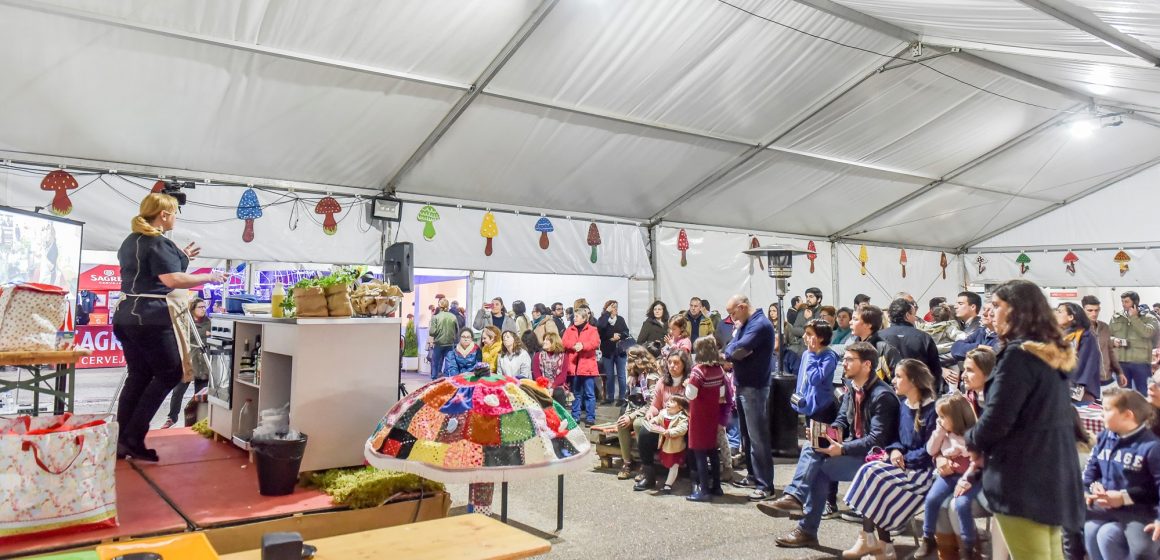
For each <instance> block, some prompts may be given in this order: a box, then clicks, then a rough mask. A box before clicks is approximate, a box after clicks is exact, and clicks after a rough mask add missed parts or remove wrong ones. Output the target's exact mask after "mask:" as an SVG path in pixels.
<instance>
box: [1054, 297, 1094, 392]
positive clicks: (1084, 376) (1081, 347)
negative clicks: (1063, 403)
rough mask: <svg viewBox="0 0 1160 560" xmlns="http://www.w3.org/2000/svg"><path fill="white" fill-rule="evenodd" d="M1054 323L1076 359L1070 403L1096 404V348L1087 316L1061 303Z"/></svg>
mask: <svg viewBox="0 0 1160 560" xmlns="http://www.w3.org/2000/svg"><path fill="white" fill-rule="evenodd" d="M1055 319H1056V321H1058V322H1059V328H1061V329H1063V334H1064V336H1063V341H1064V342H1066V343H1068V344H1070V345H1071V347H1072V348H1073V349H1074V350H1075V352H1076V356H1078V357H1079V364H1078V365H1077V366H1076V368H1075V371H1074V372H1073V373H1072V375H1071V385H1072V395H1071V400H1073V401H1076V402H1077V404H1085V405H1087V404H1091V403H1093V402H1096V401H1098V400H1100V347H1099V342H1096V336H1095V334H1093V333H1092V328H1091V323H1090V322H1088V317H1087V315H1084V313H1083V309H1080V307H1079V306H1078V305H1076V304H1074V303H1071V302H1064V303H1061V304H1059V306H1057V307H1056V308H1055Z"/></svg>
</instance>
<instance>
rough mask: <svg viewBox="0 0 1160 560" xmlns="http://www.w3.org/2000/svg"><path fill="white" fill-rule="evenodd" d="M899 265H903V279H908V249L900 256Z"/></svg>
mask: <svg viewBox="0 0 1160 560" xmlns="http://www.w3.org/2000/svg"><path fill="white" fill-rule="evenodd" d="M898 264H900V265H902V277H903V278H906V249H903V250H902V254H901V255H899V256H898Z"/></svg>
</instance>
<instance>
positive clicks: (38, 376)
mask: <svg viewBox="0 0 1160 560" xmlns="http://www.w3.org/2000/svg"><path fill="white" fill-rule="evenodd" d="M90 354H92V351H91V350H89V349H88V348H77V349H74V350H54V351H50V352H0V366H16V367H20V368H23V369H26V370H28V372H29V373H30V374H32V377H30V378H29V379H21V380H19V381H6V380H3V379H0V393H4V392H7V391H15V390H18V389H23V390H25V391H31V392H32V415H33V416H36V415H38V414H40V396H41V395H46V396H49V397H52V398H53V400H54V401H55V403H54V404H53V414H64V413H65V412H66V411H67V412H72V411H73V404H74V400H75V399H74V395H75V394H76V372H77V362H78V361H80V359H81V358H83V357H85V356H88V355H90ZM42 366H53V370H52V372H51V373H43V372H42V370H41V367H42Z"/></svg>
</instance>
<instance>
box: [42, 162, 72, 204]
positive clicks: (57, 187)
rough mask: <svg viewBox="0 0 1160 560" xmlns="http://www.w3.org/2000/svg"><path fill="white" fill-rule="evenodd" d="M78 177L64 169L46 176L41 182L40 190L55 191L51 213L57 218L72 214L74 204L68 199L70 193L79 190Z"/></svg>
mask: <svg viewBox="0 0 1160 560" xmlns="http://www.w3.org/2000/svg"><path fill="white" fill-rule="evenodd" d="M77 186H78V185H77V180H76V177H73V176H72V174H71V173H69V172H68V171H65V170H63V169H57V170H56V171H53V172H51V173H49V174H48V175H45V176H44V179H43V180H41V181H40V190H42V191H55V192H56V194H55V195H53V197H52V205H50V206H49V207H48V209H49V211H50V212H52V213H53V214H55V215H57V216H67V215H69V213H70V212H72V209H73V204H72V201H71V200H69V198H68V191H71V190H73V189H75V188H77Z"/></svg>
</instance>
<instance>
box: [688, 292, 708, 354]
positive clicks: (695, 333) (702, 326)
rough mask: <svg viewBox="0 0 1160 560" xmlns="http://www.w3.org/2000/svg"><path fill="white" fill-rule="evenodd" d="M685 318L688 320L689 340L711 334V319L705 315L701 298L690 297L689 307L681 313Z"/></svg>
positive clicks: (694, 340)
mask: <svg viewBox="0 0 1160 560" xmlns="http://www.w3.org/2000/svg"><path fill="white" fill-rule="evenodd" d="M681 315H683V316H684V317H685V320H686V321H688V322H689V342H690V343H694V342H697V339H698V338H700V337H702V336H711V335H712V334H713V320H712V319H710V318H709V316H707V315H705V313H704V308H703V307H702V305H701V298H696V297H695V298H692V299H690V300H689V309H688V311H685V312H683V313H681Z"/></svg>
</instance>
